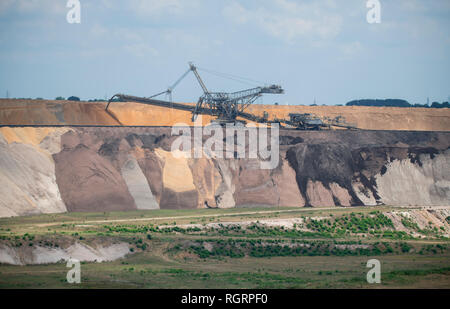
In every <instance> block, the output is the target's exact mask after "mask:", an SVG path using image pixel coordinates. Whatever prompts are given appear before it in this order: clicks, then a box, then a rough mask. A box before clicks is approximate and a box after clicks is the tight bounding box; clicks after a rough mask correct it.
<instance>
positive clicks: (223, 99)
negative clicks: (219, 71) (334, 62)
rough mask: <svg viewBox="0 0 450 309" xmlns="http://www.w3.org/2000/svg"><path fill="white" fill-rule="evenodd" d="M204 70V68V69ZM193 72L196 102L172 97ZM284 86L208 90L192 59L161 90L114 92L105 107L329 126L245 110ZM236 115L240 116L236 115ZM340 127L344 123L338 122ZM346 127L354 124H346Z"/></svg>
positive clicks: (222, 120)
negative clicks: (127, 106)
mask: <svg viewBox="0 0 450 309" xmlns="http://www.w3.org/2000/svg"><path fill="white" fill-rule="evenodd" d="M205 71H206V70H205ZM190 72H192V73H193V74H194V75H195V78H196V79H197V81H198V83H199V85H200V87H201V88H202V90H203V95H201V96H200V98H199V99H198V101H197V103H196V104H195V105H189V104H182V103H176V102H173V101H172V92H173V90H174V89H175V87H176V86H177V85H178V84H179V83H180V82H181V81H182V80H183V79H184V78H185V77H186V76H187V75H188V74H189V73H190ZM282 93H284V90H283V88H282V87H281V86H279V85H274V84H272V85H265V86H259V87H254V88H250V89H246V90H241V91H236V92H212V91H210V90H209V89H208V88H207V87H206V85H205V83H204V82H203V79H202V78H201V77H200V74H199V73H198V68H197V67H196V66H195V65H194V64H193V63H192V62H190V63H189V69H188V70H187V71H186V72H185V73H183V75H181V77H180V78H178V79H177V80H176V82H175V83H174V84H173V85H171V86H170V87H168V88H167V89H166V90H164V91H162V92H158V93H156V94H154V95H152V96H150V97H137V96H131V95H126V94H115V95H114V96H112V97H111V99H110V100H109V101H108V104H107V105H106V108H105V109H106V111H107V112H108V107H109V105H110V104H111V103H112V102H115V101H122V102H136V103H142V104H148V105H154V106H161V107H166V108H172V109H178V110H184V111H189V112H191V113H192V121H195V119H196V118H197V115H200V114H201V115H211V116H215V117H216V120H215V121H216V122H217V123H219V124H226V123H236V122H241V123H242V122H244V123H245V120H249V121H253V122H258V123H279V124H282V125H283V124H284V125H287V126H288V127H293V128H296V129H300V130H319V129H329V128H330V125H329V124H326V123H324V122H323V121H322V120H320V119H319V118H317V117H314V116H312V115H311V114H290V115H289V116H290V119H277V118H274V119H270V120H269V118H268V114H267V113H266V112H264V115H263V116H258V115H254V114H251V113H247V112H245V109H246V108H247V107H248V106H250V105H251V104H253V103H254V102H255V101H256V100H257V99H258V98H259V97H261V96H262V95H263V94H282ZM161 95H166V96H168V97H169V101H165V100H158V99H156V97H158V96H161ZM238 118H239V119H238ZM242 119H245V120H244V121H243V120H242ZM340 126H341V127H346V126H345V125H344V124H340ZM347 128H353V127H349V126H347Z"/></svg>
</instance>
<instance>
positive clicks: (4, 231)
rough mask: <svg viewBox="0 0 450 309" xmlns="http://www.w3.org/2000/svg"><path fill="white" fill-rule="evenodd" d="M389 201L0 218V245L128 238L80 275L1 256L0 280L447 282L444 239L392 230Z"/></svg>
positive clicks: (169, 284) (321, 284)
mask: <svg viewBox="0 0 450 309" xmlns="http://www.w3.org/2000/svg"><path fill="white" fill-rule="evenodd" d="M393 209H394V208H392V207H364V208H301V209H292V208H276V209H268V208H264V209H257V208H256V209H255V208H252V209H204V210H157V211H137V212H126V213H89V214H88V213H70V214H52V215H41V216H33V217H22V218H7V219H0V245H7V246H10V247H12V248H18V247H25V246H29V247H34V246H48V247H51V248H55V247H64V246H67V244H70V243H73V242H80V243H86V244H92V243H99V242H100V243H102V242H105V243H106V242H112V241H121V242H126V243H128V245H129V247H130V254H128V255H127V256H126V257H125V258H121V259H118V260H115V261H112V262H103V263H96V262H82V265H81V283H80V284H69V283H67V282H66V274H67V271H68V270H69V269H68V268H66V264H65V263H64V262H61V263H56V264H41V265H26V266H19V265H7V264H0V288H450V250H449V245H450V241H449V239H448V238H447V237H445V236H443V235H442V233H440V231H438V230H431V229H430V230H429V231H428V230H427V231H422V232H423V233H425V232H426V233H425V234H426V236H424V237H414V236H413V233H400V232H399V231H396V230H395V229H393V228H392V222H390V221H389V220H388V219H386V217H385V216H383V213H384V212H386V211H391V210H393ZM291 219H296V220H299V221H302V222H303V223H302V225H301V227H300V226H296V225H294V227H293V228H289V227H284V226H282V227H277V226H262V225H260V224H258V223H259V222H262V221H264V220H266V221H267V220H269V221H270V220H275V221H276V222H284V221H283V220H291ZM277 220H278V221H277ZM280 220H281V221H280ZM299 221H296V222H299ZM286 222H287V221H286ZM230 223H233V224H230ZM411 228H414V226H413V225H411ZM371 258H376V259H378V260H379V261H380V262H381V284H369V283H367V281H366V274H367V271H368V270H369V268H367V267H366V263H367V261H368V260H369V259H371Z"/></svg>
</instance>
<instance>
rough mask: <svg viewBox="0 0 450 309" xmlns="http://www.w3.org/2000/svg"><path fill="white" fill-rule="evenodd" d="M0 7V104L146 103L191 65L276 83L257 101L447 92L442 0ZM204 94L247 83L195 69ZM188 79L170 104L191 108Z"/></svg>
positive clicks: (105, 0)
mask: <svg viewBox="0 0 450 309" xmlns="http://www.w3.org/2000/svg"><path fill="white" fill-rule="evenodd" d="M80 2H81V24H69V23H67V21H66V14H67V12H68V11H69V9H68V8H66V3H67V1H66V0H39V1H37V0H35V1H33V0H0V97H5V96H6V92H7V91H8V92H9V95H10V97H32V98H36V97H44V98H55V97H56V96H64V97H68V96H71V95H76V96H79V97H80V98H82V99H91V98H104V97H106V96H111V95H113V94H114V93H127V94H133V95H140V96H149V95H152V94H154V93H157V92H159V91H162V90H164V89H165V88H167V87H168V86H169V85H170V84H172V83H173V82H174V81H175V80H176V79H177V78H178V77H179V76H180V75H181V74H182V73H183V72H184V71H185V70H186V69H187V67H188V65H187V62H188V61H193V62H194V63H196V64H197V65H198V66H199V67H202V68H207V69H209V70H214V71H218V72H223V73H229V74H234V75H238V76H243V77H247V78H250V79H253V80H257V81H261V82H263V83H278V84H281V85H282V86H283V87H284V88H285V90H286V93H285V94H284V95H279V96H269V95H267V96H264V98H263V99H262V100H259V101H258V102H259V103H264V104H271V103H274V102H279V103H280V104H290V105H295V104H307V105H309V104H312V103H313V102H314V99H315V100H316V102H317V104H327V105H334V104H345V103H346V102H347V101H350V100H352V99H361V98H380V99H382V98H401V99H406V100H408V101H409V102H411V103H425V102H426V99H427V97H429V98H430V101H439V102H442V101H447V100H448V99H449V96H450V78H449V73H450V56H449V55H450V1H449V0H422V1H421V0H380V3H381V23H380V24H369V23H367V21H366V14H367V11H368V9H367V8H366V0H345V1H343V0H315V1H311V0H305V1H294V0H248V1H238V0H229V1H225V0H221V1H220V0H217V1H216V0H128V1H119V0H95V1H94V0H80ZM200 74H201V75H202V77H203V79H204V81H205V83H206V85H207V86H208V87H209V88H210V90H212V91H236V90H241V89H246V88H249V87H251V86H252V85H248V84H241V83H237V82H235V81H232V80H227V79H221V78H218V77H216V76H214V75H211V74H209V73H207V72H202V71H200ZM200 95H201V89H200V87H199V86H198V84H197V83H196V81H195V79H194V77H193V76H189V77H188V78H186V79H185V80H184V81H183V82H182V83H181V84H180V85H179V86H178V87H177V89H176V90H175V91H174V100H175V101H181V102H183V101H196V100H197V98H198V97H199V96H200Z"/></svg>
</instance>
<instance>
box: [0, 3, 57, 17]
mask: <svg viewBox="0 0 450 309" xmlns="http://www.w3.org/2000/svg"><path fill="white" fill-rule="evenodd" d="M65 7H66V2H65V1H54V0H1V1H0V13H4V12H7V11H10V10H12V11H16V12H19V13H29V12H47V13H51V14H60V13H64V12H65V11H66V9H65Z"/></svg>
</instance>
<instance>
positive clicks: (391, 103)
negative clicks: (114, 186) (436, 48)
mask: <svg viewBox="0 0 450 309" xmlns="http://www.w3.org/2000/svg"><path fill="white" fill-rule="evenodd" d="M11 99H13V98H11ZM15 99H19V100H33V99H32V98H15ZM35 100H45V99H43V98H40V97H39V98H36V99H35ZM55 100H56V101H81V99H80V98H79V97H77V96H70V97H68V98H67V99H66V98H64V97H61V96H58V97H56V98H55ZM107 101H108V100H106V99H90V100H87V102H107ZM112 101H113V102H120V101H121V100H120V99H118V98H115V99H113V100H112ZM275 105H279V104H278V103H275ZM324 105H325V104H324ZM310 106H318V105H317V104H311V105H310ZM336 106H342V104H336ZM345 106H374V107H424V108H450V103H449V102H442V103H439V102H433V103H431V105H429V104H426V103H425V104H420V103H415V104H411V103H409V102H408V101H406V100H402V99H360V100H352V101H349V102H347V103H346V104H345Z"/></svg>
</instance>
